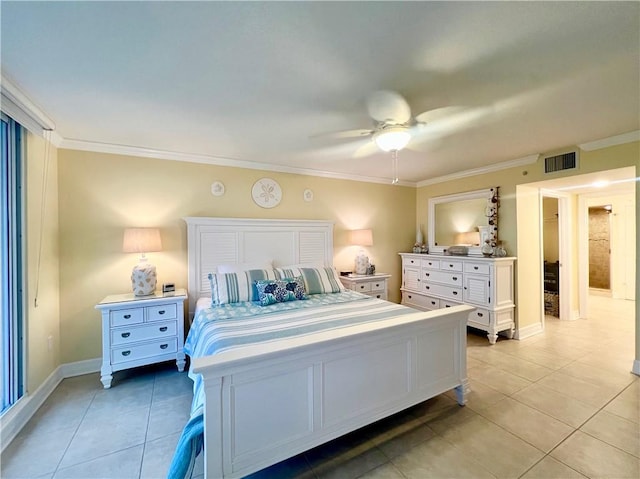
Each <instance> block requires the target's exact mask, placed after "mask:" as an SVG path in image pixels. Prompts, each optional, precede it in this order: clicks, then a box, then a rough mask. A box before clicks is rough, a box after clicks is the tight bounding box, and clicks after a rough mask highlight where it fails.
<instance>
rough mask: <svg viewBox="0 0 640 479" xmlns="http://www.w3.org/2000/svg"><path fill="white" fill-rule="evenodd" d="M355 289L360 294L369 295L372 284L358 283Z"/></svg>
mask: <svg viewBox="0 0 640 479" xmlns="http://www.w3.org/2000/svg"><path fill="white" fill-rule="evenodd" d="M353 289H354V290H355V291H358V292H360V293H368V292H369V291H371V283H357V284H356V285H355V287H354V288H353Z"/></svg>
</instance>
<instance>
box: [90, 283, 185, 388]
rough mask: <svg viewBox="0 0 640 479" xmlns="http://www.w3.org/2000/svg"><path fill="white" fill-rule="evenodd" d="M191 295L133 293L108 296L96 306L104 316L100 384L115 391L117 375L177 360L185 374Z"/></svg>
mask: <svg viewBox="0 0 640 479" xmlns="http://www.w3.org/2000/svg"><path fill="white" fill-rule="evenodd" d="M186 299H187V292H186V291H185V290H184V289H178V290H176V292H175V294H173V295H171V296H163V294H162V293H156V294H154V295H151V296H144V297H135V296H134V295H133V293H129V294H116V295H111V296H107V297H106V298H104V299H103V300H102V301H100V303H98V304H97V305H96V309H98V310H100V312H101V313H102V368H101V369H100V375H101V376H100V380H101V381H102V384H103V385H104V387H105V389H107V388H110V387H111V380H112V379H113V376H112V374H113V373H114V372H115V371H121V370H123V369H129V368H133V367H137V366H144V365H146V364H153V363H158V362H161V361H169V360H173V359H175V361H176V366H177V367H178V371H184V366H185V355H184V302H185V301H186Z"/></svg>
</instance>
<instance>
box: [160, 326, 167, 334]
mask: <svg viewBox="0 0 640 479" xmlns="http://www.w3.org/2000/svg"><path fill="white" fill-rule="evenodd" d="M167 329H169V328H167V327H166V326H162V327H161V328H160V332H162V333H164V332H165V331H166V330H167Z"/></svg>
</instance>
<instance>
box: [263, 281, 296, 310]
mask: <svg viewBox="0 0 640 479" xmlns="http://www.w3.org/2000/svg"><path fill="white" fill-rule="evenodd" d="M256 289H257V290H258V297H259V300H260V305H262V306H268V305H270V304H274V303H284V302H285V301H295V300H298V299H307V294H306V291H305V288H304V280H303V279H302V277H298V278H284V279H275V280H258V281H256Z"/></svg>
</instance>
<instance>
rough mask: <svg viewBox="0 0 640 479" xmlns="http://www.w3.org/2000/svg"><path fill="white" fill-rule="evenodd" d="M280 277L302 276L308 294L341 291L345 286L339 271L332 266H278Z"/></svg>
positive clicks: (277, 273)
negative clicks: (339, 276)
mask: <svg viewBox="0 0 640 479" xmlns="http://www.w3.org/2000/svg"><path fill="white" fill-rule="evenodd" d="M275 271H276V275H277V276H278V277H279V278H292V277H297V276H302V278H303V279H304V285H305V288H306V290H307V294H322V293H340V292H342V291H344V290H345V289H344V286H343V285H342V283H341V282H340V279H339V278H338V273H337V272H336V270H335V269H334V268H332V267H323V268H293V267H284V268H276V270H275Z"/></svg>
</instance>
